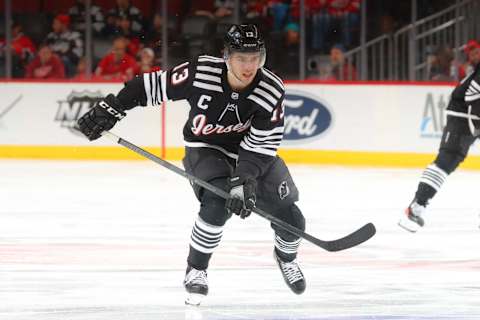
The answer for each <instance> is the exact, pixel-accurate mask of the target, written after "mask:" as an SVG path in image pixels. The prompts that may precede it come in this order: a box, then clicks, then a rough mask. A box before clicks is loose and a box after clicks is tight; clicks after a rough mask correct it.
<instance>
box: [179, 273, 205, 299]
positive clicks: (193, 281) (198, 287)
mask: <svg viewBox="0 0 480 320" xmlns="http://www.w3.org/2000/svg"><path fill="white" fill-rule="evenodd" d="M183 286H184V287H185V290H187V297H186V298H185V304H188V305H194V306H198V305H200V303H201V302H202V300H203V298H205V297H206V296H207V294H208V280H207V270H197V269H195V268H193V267H191V266H188V267H187V272H186V274H185V280H183Z"/></svg>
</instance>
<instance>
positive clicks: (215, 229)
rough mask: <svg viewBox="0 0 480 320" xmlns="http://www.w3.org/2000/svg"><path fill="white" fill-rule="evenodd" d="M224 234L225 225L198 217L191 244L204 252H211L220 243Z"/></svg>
mask: <svg viewBox="0 0 480 320" xmlns="http://www.w3.org/2000/svg"><path fill="white" fill-rule="evenodd" d="M222 234H223V226H214V225H212V224H208V223H206V222H205V221H203V220H202V219H201V218H200V217H198V218H197V220H196V221H195V225H194V226H193V229H192V236H191V237H190V246H192V248H194V249H196V250H198V251H200V252H202V253H205V254H211V253H213V251H214V250H215V248H216V247H217V246H218V244H219V243H220V240H221V239H222Z"/></svg>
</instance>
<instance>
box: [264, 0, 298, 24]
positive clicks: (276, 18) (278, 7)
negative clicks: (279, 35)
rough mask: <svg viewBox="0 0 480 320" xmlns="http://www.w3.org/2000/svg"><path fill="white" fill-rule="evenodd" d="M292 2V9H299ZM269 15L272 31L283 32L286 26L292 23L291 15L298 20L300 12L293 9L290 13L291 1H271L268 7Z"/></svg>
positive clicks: (296, 0) (295, 0) (294, 0)
mask: <svg viewBox="0 0 480 320" xmlns="http://www.w3.org/2000/svg"><path fill="white" fill-rule="evenodd" d="M294 2H298V0H293V1H292V7H293V8H298V7H296V6H295V4H294ZM267 11H268V15H269V17H270V18H271V25H272V31H273V32H275V31H283V30H284V28H285V26H286V25H287V24H288V22H290V21H289V20H290V19H289V14H293V17H294V18H295V20H297V18H298V10H296V9H292V10H291V12H290V3H289V1H284V0H270V1H269V2H268V6H267Z"/></svg>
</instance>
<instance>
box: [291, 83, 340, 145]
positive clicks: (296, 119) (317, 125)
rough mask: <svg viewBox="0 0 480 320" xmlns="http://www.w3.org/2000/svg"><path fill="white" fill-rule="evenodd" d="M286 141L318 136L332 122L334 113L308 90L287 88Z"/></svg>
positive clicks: (297, 140)
mask: <svg viewBox="0 0 480 320" xmlns="http://www.w3.org/2000/svg"><path fill="white" fill-rule="evenodd" d="M284 102H285V131H284V134H283V139H284V141H286V142H289V141H290V142H301V141H299V140H304V139H310V138H317V136H318V135H320V134H321V133H322V132H324V131H325V130H327V129H328V128H329V127H330V124H331V123H332V114H331V113H330V111H329V110H328V108H327V105H326V103H325V102H323V101H322V100H321V99H319V98H318V97H315V96H314V95H310V94H308V93H306V92H302V91H296V90H287V92H286V95H285V101H284Z"/></svg>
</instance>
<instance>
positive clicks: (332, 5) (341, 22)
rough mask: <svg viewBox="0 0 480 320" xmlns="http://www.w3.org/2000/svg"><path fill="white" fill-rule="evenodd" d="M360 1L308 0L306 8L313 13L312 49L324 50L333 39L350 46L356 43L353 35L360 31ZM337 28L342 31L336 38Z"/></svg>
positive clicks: (294, 0) (296, 0)
mask: <svg viewBox="0 0 480 320" xmlns="http://www.w3.org/2000/svg"><path fill="white" fill-rule="evenodd" d="M360 1H361V0H307V1H306V8H307V10H308V11H309V12H311V14H312V49H314V50H317V51H320V52H324V50H325V48H326V47H328V42H331V41H332V40H333V41H339V42H340V43H342V44H343V45H344V46H345V47H347V48H350V47H351V46H352V45H353V44H354V41H353V35H354V34H357V33H358V32H357V30H358V27H359V23H360ZM293 2H298V0H293ZM337 29H338V30H339V31H340V32H339V37H338V38H337V39H335V37H334V36H335V32H336V30H337ZM332 38H334V39H332Z"/></svg>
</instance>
